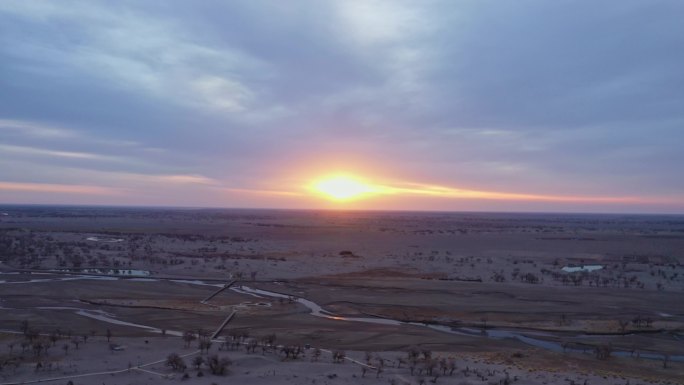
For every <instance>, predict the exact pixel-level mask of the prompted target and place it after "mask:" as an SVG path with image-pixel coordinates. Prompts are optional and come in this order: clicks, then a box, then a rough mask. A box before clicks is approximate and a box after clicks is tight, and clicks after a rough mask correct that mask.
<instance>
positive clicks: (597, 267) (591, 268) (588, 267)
mask: <svg viewBox="0 0 684 385" xmlns="http://www.w3.org/2000/svg"><path fill="white" fill-rule="evenodd" d="M601 269H603V265H581V266H565V267H563V268H562V269H561V270H563V271H564V272H566V273H576V272H578V271H594V270H601Z"/></svg>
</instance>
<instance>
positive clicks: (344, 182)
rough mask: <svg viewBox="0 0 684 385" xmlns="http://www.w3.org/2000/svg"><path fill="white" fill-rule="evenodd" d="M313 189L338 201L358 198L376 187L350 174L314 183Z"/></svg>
mask: <svg viewBox="0 0 684 385" xmlns="http://www.w3.org/2000/svg"><path fill="white" fill-rule="evenodd" d="M313 190H314V191H316V192H318V193H320V194H323V195H325V196H326V197H328V198H332V199H334V200H338V201H344V200H350V199H353V198H358V197H359V196H361V195H364V194H368V193H372V192H374V191H375V190H374V188H373V187H372V186H370V185H367V184H365V183H363V182H361V181H359V180H357V179H354V178H351V177H348V176H335V177H331V178H327V179H323V180H321V181H318V182H316V183H314V185H313Z"/></svg>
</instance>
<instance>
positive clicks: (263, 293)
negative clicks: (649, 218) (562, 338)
mask: <svg viewBox="0 0 684 385" xmlns="http://www.w3.org/2000/svg"><path fill="white" fill-rule="evenodd" d="M0 274H4V273H0ZM32 274H34V273H32ZM82 279H92V280H119V278H118V277H103V276H87V275H79V276H71V277H65V278H46V279H32V280H28V281H9V282H7V281H2V280H0V284H18V283H38V282H51V281H74V280H82ZM135 280H136V281H139V282H157V281H159V280H158V279H154V278H138V279H135ZM171 282H176V283H183V284H189V285H199V286H211V287H222V286H223V284H217V283H208V282H204V281H201V280H180V279H179V280H171ZM230 290H231V291H234V292H236V293H240V294H243V295H250V296H253V297H257V298H266V297H271V298H285V299H290V298H294V301H295V302H297V303H300V304H302V305H303V306H305V307H306V308H307V309H309V314H311V315H312V316H314V317H321V318H325V319H330V320H335V321H346V322H361V323H370V324H381V325H391V326H401V325H410V326H416V327H425V328H429V329H432V330H435V331H438V332H442V333H449V334H458V335H464V336H470V337H479V338H491V339H506V338H510V339H515V340H518V341H520V342H522V343H524V344H527V345H530V346H534V347H537V348H541V349H545V350H549V351H553V352H559V353H560V352H567V351H569V352H578V353H582V352H584V350H582V349H569V348H566V349H563V346H562V345H561V344H560V343H558V342H553V341H548V340H544V339H540V338H535V337H532V336H539V337H544V336H547V337H551V336H553V334H551V333H544V332H525V333H524V334H523V333H521V332H517V331H511V330H503V329H489V330H487V331H486V332H484V333H483V332H482V331H481V330H480V329H473V328H467V327H451V326H446V325H436V324H427V323H420V322H405V321H400V320H396V319H391V318H382V317H344V316H340V315H336V314H334V313H331V312H329V311H327V310H324V309H323V308H322V307H321V306H320V305H318V304H317V303H315V302H313V301H310V300H308V299H306V298H301V297H293V296H290V295H287V294H283V293H278V292H273V291H268V290H263V289H256V288H251V287H248V286H238V287H231V288H230ZM37 309H41V310H70V311H74V313H75V314H77V315H79V316H83V317H88V318H92V319H96V320H99V321H102V322H107V323H110V324H115V325H121V326H130V327H135V328H140V329H145V330H148V331H150V332H153V333H162V330H161V329H159V328H155V327H153V326H148V325H141V324H136V323H131V322H126V321H121V320H119V319H116V318H115V316H114V315H112V314H109V313H106V312H104V311H102V310H87V309H82V308H76V307H73V308H71V307H39V308H37ZM166 333H167V334H169V335H174V336H182V335H183V333H182V332H180V331H173V330H167V331H166ZM586 336H588V335H583V334H581V335H577V336H574V337H575V338H577V337H586ZM675 338H677V336H675ZM612 354H613V355H615V356H620V357H630V356H631V355H632V352H628V351H613V352H612ZM640 357H641V358H645V359H653V360H662V359H663V357H664V355H663V354H658V353H640ZM670 360H671V361H678V362H684V355H671V356H670Z"/></svg>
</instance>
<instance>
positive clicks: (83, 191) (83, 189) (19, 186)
mask: <svg viewBox="0 0 684 385" xmlns="http://www.w3.org/2000/svg"><path fill="white" fill-rule="evenodd" d="M2 190H5V191H25V192H40V193H67V194H80V195H120V194H122V193H123V191H122V190H121V189H115V188H110V187H102V186H87V185H69V184H54V183H18V182H2V181H0V191H2Z"/></svg>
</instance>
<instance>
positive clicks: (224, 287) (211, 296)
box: [200, 280, 235, 305]
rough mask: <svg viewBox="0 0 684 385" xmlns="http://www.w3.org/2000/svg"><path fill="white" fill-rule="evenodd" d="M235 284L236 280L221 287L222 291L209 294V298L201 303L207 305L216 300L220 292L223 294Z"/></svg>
mask: <svg viewBox="0 0 684 385" xmlns="http://www.w3.org/2000/svg"><path fill="white" fill-rule="evenodd" d="M234 283H235V280H232V281H230V282H228V283H226V284H225V285H223V287H221V288H220V289H218V290H216V291H215V292H213V293H211V294H209V296H208V297H207V298H205V299H203V300H201V301H200V303H202V304H205V305H207V302H209V301H211V299H212V298H214V297H216V295H218V294H219V293H220V292H222V291H224V290H226V289H227V288H229V287H231V286H233V284H234Z"/></svg>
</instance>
